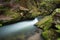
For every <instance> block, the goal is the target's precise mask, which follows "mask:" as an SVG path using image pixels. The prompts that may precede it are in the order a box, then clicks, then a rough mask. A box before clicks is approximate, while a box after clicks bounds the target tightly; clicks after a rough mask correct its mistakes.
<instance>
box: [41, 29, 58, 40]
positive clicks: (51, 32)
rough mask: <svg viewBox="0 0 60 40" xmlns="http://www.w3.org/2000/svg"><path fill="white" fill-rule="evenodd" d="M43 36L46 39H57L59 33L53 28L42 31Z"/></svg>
mask: <svg viewBox="0 0 60 40" xmlns="http://www.w3.org/2000/svg"><path fill="white" fill-rule="evenodd" d="M42 36H43V37H44V39H45V40H55V39H56V38H57V34H56V33H55V31H54V30H52V29H50V30H46V31H44V32H42Z"/></svg>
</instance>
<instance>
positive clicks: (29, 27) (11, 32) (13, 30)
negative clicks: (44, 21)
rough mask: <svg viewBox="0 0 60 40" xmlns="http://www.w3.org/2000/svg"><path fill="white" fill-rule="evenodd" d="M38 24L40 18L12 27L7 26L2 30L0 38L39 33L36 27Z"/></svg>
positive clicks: (0, 30)
mask: <svg viewBox="0 0 60 40" xmlns="http://www.w3.org/2000/svg"><path fill="white" fill-rule="evenodd" d="M37 22H38V18H35V19H34V20H30V21H23V22H18V23H14V24H10V25H6V26H3V27H1V28H0V38H2V37H8V36H15V35H21V34H25V36H27V35H30V34H34V33H35V31H38V30H37V29H38V28H37V27H36V26H34V24H35V23H37Z"/></svg>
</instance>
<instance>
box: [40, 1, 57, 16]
mask: <svg viewBox="0 0 60 40" xmlns="http://www.w3.org/2000/svg"><path fill="white" fill-rule="evenodd" d="M55 8H56V5H55V4H52V3H49V2H45V1H43V2H41V3H40V12H41V15H43V16H45V15H49V14H50V13H51V12H52V11H53V10H54V9H55Z"/></svg>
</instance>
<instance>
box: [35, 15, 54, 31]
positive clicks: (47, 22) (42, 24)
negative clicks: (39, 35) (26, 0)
mask: <svg viewBox="0 0 60 40" xmlns="http://www.w3.org/2000/svg"><path fill="white" fill-rule="evenodd" d="M52 22H53V20H52V16H46V17H44V18H43V19H41V20H40V21H39V22H37V23H36V26H37V27H39V28H41V29H43V30H47V29H49V28H50V27H51V25H52Z"/></svg>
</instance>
